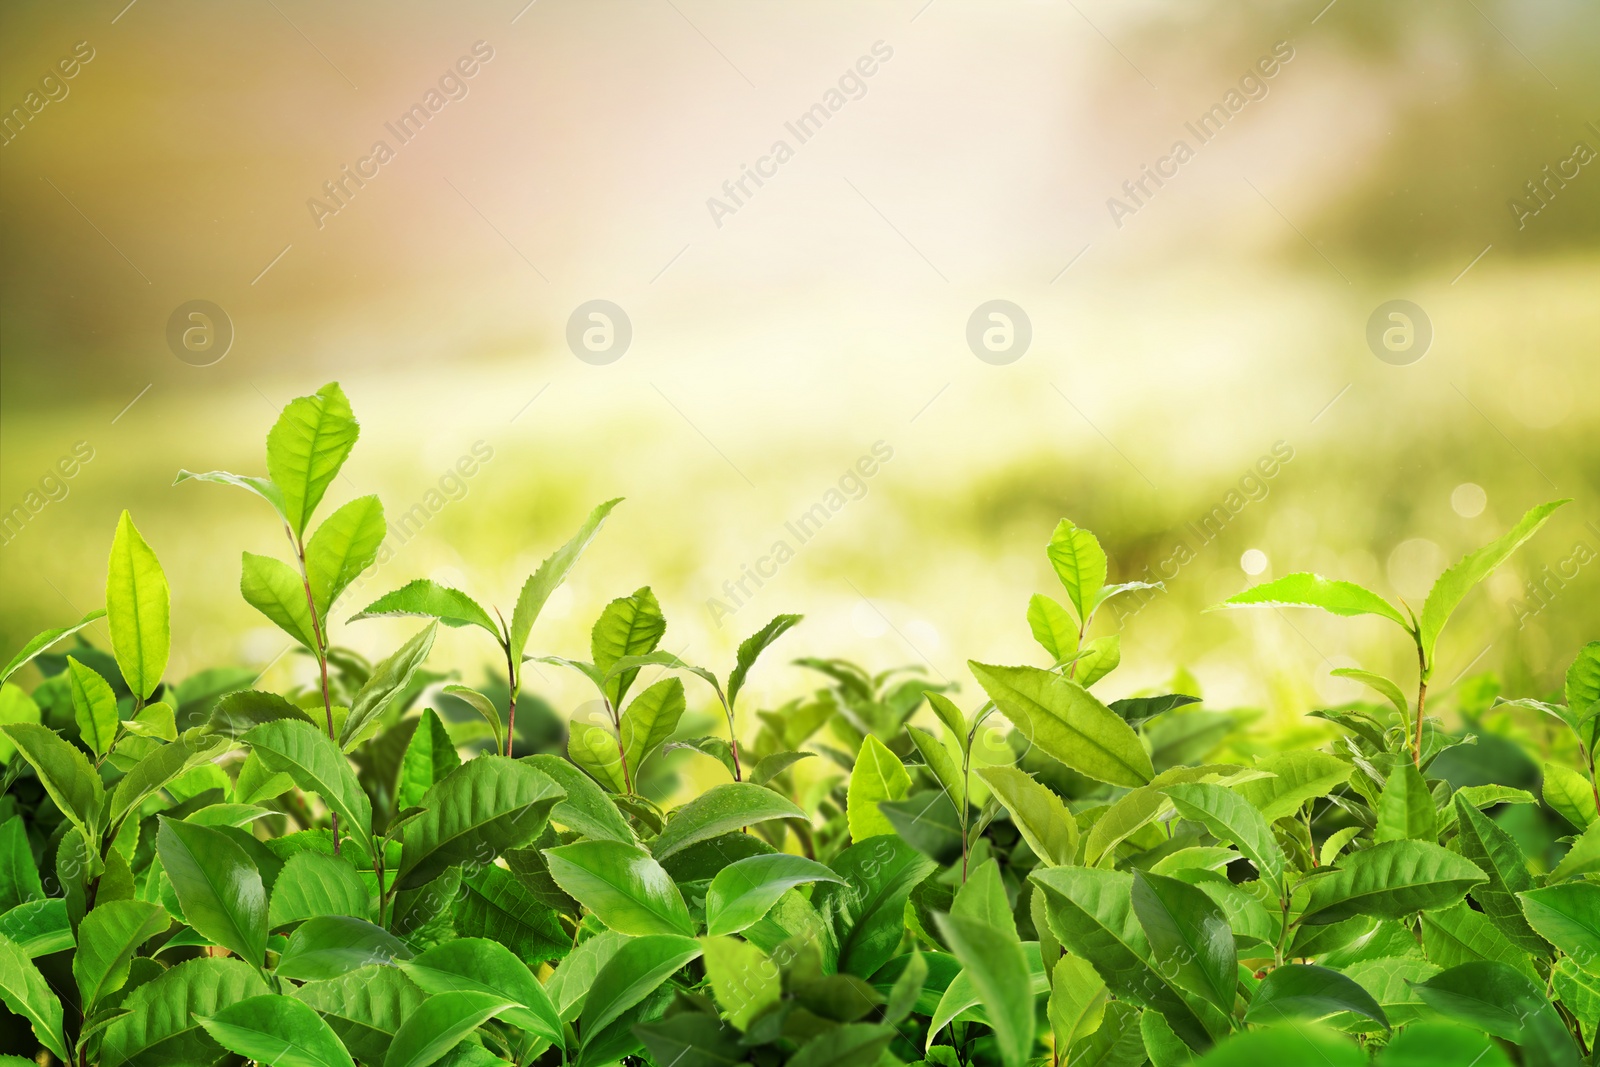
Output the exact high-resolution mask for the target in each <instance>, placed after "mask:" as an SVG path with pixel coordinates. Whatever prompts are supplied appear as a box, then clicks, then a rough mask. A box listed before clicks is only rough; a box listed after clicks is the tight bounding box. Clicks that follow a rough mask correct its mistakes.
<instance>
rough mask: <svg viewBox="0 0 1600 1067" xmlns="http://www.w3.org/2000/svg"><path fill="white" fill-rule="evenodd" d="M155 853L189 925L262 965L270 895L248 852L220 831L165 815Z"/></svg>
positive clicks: (157, 835)
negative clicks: (177, 820)
mask: <svg viewBox="0 0 1600 1067" xmlns="http://www.w3.org/2000/svg"><path fill="white" fill-rule="evenodd" d="M160 826H161V828H160V830H159V831H157V834H156V851H157V853H158V854H159V855H160V857H161V869H162V871H163V872H164V873H165V874H166V876H167V877H168V878H169V879H170V880H171V881H172V888H173V891H174V892H176V893H177V895H178V903H179V905H180V906H181V907H182V908H183V916H184V919H185V920H186V921H187V922H188V924H189V925H190V926H192V927H194V928H195V930H197V931H199V932H200V933H201V934H202V935H204V936H205V937H206V938H207V939H208V940H210V941H212V942H213V943H215V944H218V945H222V946H224V947H225V948H230V949H232V950H233V951H234V952H236V953H238V954H239V956H240V957H242V958H243V959H244V960H245V962H247V963H249V964H251V965H252V966H256V967H259V966H261V964H262V963H263V961H264V957H265V955H266V951H267V891H266V888H265V887H264V886H263V885H262V881H261V872H260V870H258V869H257V867H256V865H255V863H254V862H252V861H251V859H250V857H249V855H248V854H246V852H245V851H244V849H242V848H240V847H239V846H238V845H237V844H236V843H234V841H233V839H232V838H230V837H229V836H228V835H227V834H225V833H223V832H222V831H221V830H216V829H213V828H211V827H209V826H197V825H195V824H194V823H185V822H174V821H173V820H172V819H169V818H167V817H165V816H162V817H161V820H160Z"/></svg>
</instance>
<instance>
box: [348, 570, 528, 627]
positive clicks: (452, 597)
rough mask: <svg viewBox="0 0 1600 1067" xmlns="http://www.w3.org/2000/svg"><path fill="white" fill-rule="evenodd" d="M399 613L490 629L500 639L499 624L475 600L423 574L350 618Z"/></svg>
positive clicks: (449, 624)
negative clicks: (432, 580)
mask: <svg viewBox="0 0 1600 1067" xmlns="http://www.w3.org/2000/svg"><path fill="white" fill-rule="evenodd" d="M402 615H412V616H421V617H422V618H425V619H438V620H439V621H440V622H442V623H444V624H445V625H446V626H451V627H462V626H477V627H479V628H481V629H484V630H487V631H489V633H490V634H492V635H493V636H494V639H495V640H496V641H499V640H500V630H499V628H498V627H497V626H495V623H494V620H493V619H492V618H490V617H489V613H488V612H487V611H484V610H483V608H482V607H481V606H480V605H479V604H478V602H477V601H476V600H473V599H472V598H471V597H469V596H468V595H467V594H465V593H463V592H462V591H461V590H459V589H452V588H450V587H449V586H447V585H440V584H439V583H438V582H430V581H428V580H427V579H426V578H418V579H417V580H416V581H414V582H407V583H406V584H405V585H402V586H401V587H400V588H399V589H396V590H395V591H394V592H392V593H387V594H385V595H383V596H381V597H379V598H378V599H377V600H374V601H373V602H372V603H370V604H368V605H367V606H366V607H365V608H363V609H361V611H360V612H359V613H358V614H355V615H352V616H350V621H351V622H356V621H358V620H360V619H382V618H393V617H396V616H402Z"/></svg>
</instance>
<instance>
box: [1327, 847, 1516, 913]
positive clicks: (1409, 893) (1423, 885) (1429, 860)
mask: <svg viewBox="0 0 1600 1067" xmlns="http://www.w3.org/2000/svg"><path fill="white" fill-rule="evenodd" d="M1487 880H1488V879H1487V876H1486V875H1484V873H1483V872H1482V871H1481V870H1479V869H1478V868H1477V867H1476V866H1475V865H1473V864H1472V863H1471V862H1470V861H1469V860H1465V859H1463V858H1461V857H1460V856H1458V855H1456V854H1455V853H1454V852H1450V851H1448V850H1447V849H1444V848H1441V847H1439V846H1438V845H1435V844H1432V843H1431V842H1427V841H1388V842H1385V843H1384V844H1381V845H1374V846H1372V847H1371V848H1368V849H1363V850H1362V851H1360V852H1354V853H1351V854H1350V855H1348V856H1346V857H1345V858H1344V859H1343V860H1342V861H1341V862H1340V865H1339V868H1338V869H1337V870H1335V871H1333V872H1332V873H1330V874H1326V875H1322V876H1320V877H1318V878H1317V879H1316V880H1315V881H1313V882H1312V883H1311V896H1310V898H1309V899H1308V900H1307V901H1306V907H1305V912H1304V914H1303V916H1302V918H1301V921H1302V922H1303V923H1305V924H1308V925H1322V924H1326V923H1335V922H1339V921H1340V920H1342V919H1348V918H1350V917H1351V916H1354V915H1375V916H1377V917H1379V918H1382V919H1399V918H1402V917H1404V916H1405V915H1408V914H1410V913H1411V912H1415V911H1433V910H1436V909H1439V908H1448V907H1450V906H1451V905H1452V904H1456V903H1458V902H1459V901H1460V900H1461V898H1462V897H1463V896H1465V895H1466V893H1467V891H1468V890H1470V889H1472V888H1473V887H1474V886H1476V885H1478V884H1479V883H1481V882H1485V881H1487Z"/></svg>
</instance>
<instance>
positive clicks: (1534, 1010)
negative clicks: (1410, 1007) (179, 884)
mask: <svg viewBox="0 0 1600 1067" xmlns="http://www.w3.org/2000/svg"><path fill="white" fill-rule="evenodd" d="M1416 990H1417V992H1418V993H1419V994H1420V995H1421V997H1422V999H1423V1002H1424V1003H1426V1004H1427V1005H1428V1006H1429V1007H1430V1008H1432V1009H1433V1010H1434V1011H1437V1012H1439V1013H1440V1014H1441V1015H1446V1016H1449V1017H1450V1018H1453V1019H1459V1020H1460V1021H1462V1022H1465V1023H1469V1024H1470V1025H1472V1026H1476V1027H1477V1028H1478V1029H1480V1030H1484V1031H1487V1032H1488V1033H1491V1034H1493V1035H1494V1036H1495V1037H1499V1038H1504V1039H1505V1040H1507V1041H1511V1042H1515V1043H1516V1044H1518V1045H1520V1046H1522V1051H1523V1055H1524V1056H1525V1057H1526V1060H1525V1062H1527V1063H1528V1064H1529V1065H1530V1067H1557V1065H1559V1067H1577V1064H1578V1049H1577V1046H1576V1045H1575V1044H1574V1043H1573V1040H1572V1035H1571V1034H1569V1033H1568V1032H1567V1028H1566V1026H1565V1025H1563V1023H1562V1022H1561V1017H1560V1016H1559V1015H1557V1014H1556V1010H1555V1008H1554V1007H1552V1006H1551V1004H1550V1002H1549V1001H1548V1000H1546V999H1545V996H1544V993H1543V991H1541V990H1540V989H1539V987H1538V986H1536V985H1535V984H1534V983H1533V981H1532V980H1531V979H1529V978H1528V977H1527V976H1526V975H1524V974H1521V973H1520V972H1518V971H1516V970H1514V969H1513V968H1511V967H1508V966H1507V965H1506V964H1503V963H1488V962H1483V963H1464V964H1462V965H1461V966H1459V967H1452V968H1450V969H1449V970H1448V971H1444V972H1443V973H1441V974H1436V975H1434V976H1433V977H1432V978H1430V979H1428V980H1427V981H1426V982H1423V983H1421V984H1420V985H1418V986H1417V987H1416Z"/></svg>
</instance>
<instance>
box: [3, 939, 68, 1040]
mask: <svg viewBox="0 0 1600 1067" xmlns="http://www.w3.org/2000/svg"><path fill="white" fill-rule="evenodd" d="M0 1000H4V1001H5V1005H6V1007H8V1008H10V1009H11V1010H12V1011H13V1012H14V1013H16V1014H17V1015H20V1016H22V1017H23V1018H24V1019H26V1020H28V1025H30V1026H32V1027H33V1036H34V1037H36V1038H38V1039H39V1043H40V1044H41V1045H43V1046H44V1047H45V1048H47V1049H49V1050H50V1051H51V1052H52V1053H54V1054H55V1055H56V1057H57V1058H59V1059H61V1060H62V1061H64V1062H68V1063H70V1062H71V1061H72V1057H71V1056H69V1055H68V1054H67V1043H66V1040H65V1039H64V1038H63V1037H62V1035H61V1023H62V1017H63V1013H62V1011H61V1001H59V1000H57V999H56V995H55V994H54V993H52V992H51V991H50V985H49V983H48V982H46V981H45V979H44V975H42V974H40V973H39V968H37V967H35V966H34V965H33V961H32V960H30V959H29V958H28V956H27V954H26V953H24V952H23V951H22V949H21V948H20V947H19V946H18V945H17V944H16V942H14V941H12V940H11V939H10V938H9V937H6V936H5V935H4V934H0Z"/></svg>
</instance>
